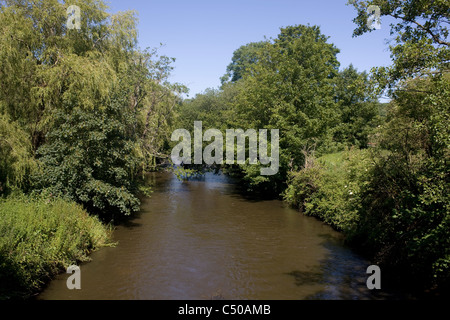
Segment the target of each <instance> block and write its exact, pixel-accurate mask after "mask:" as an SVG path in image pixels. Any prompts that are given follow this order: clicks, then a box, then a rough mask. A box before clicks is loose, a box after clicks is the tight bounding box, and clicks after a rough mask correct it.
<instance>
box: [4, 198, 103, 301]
mask: <svg viewBox="0 0 450 320" xmlns="http://www.w3.org/2000/svg"><path fill="white" fill-rule="evenodd" d="M109 241H110V231H109V229H108V228H107V227H106V226H104V225H103V224H102V223H101V222H100V221H99V220H98V219H97V218H94V217H91V216H89V215H88V214H87V213H86V212H85V211H84V210H83V209H82V207H80V206H79V205H77V204H75V203H72V202H67V201H64V200H61V199H51V198H47V199H32V198H29V197H25V196H18V197H10V198H8V199H6V200H0V300H4V299H17V298H27V297H29V296H30V295H32V294H34V293H36V292H38V291H39V290H40V289H42V287H43V286H44V285H45V283H47V282H48V281H49V280H51V279H52V278H53V277H54V276H55V275H56V274H58V273H60V272H62V271H64V270H65V269H66V268H67V267H68V266H69V265H72V264H76V263H79V262H84V261H88V260H89V254H90V253H91V252H92V251H94V250H96V249H98V248H99V247H102V246H105V245H107V244H108V243H109Z"/></svg>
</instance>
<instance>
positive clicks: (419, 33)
mask: <svg viewBox="0 0 450 320" xmlns="http://www.w3.org/2000/svg"><path fill="white" fill-rule="evenodd" d="M350 3H352V4H353V5H354V7H355V8H356V9H357V12H358V15H357V17H356V18H355V20H354V22H355V23H356V24H357V26H358V27H357V28H356V29H355V31H354V36H359V35H362V34H364V33H366V32H371V31H373V30H371V29H370V28H369V26H367V19H368V17H369V13H368V7H369V6H370V5H373V6H378V7H379V8H380V14H381V17H383V16H387V17H391V18H394V19H395V21H396V23H392V24H391V34H392V35H394V34H396V35H397V36H396V38H395V42H396V45H391V46H390V49H391V52H392V59H393V62H394V63H393V65H392V66H391V67H389V68H385V67H380V68H377V69H376V78H377V80H378V81H379V84H380V88H379V89H380V90H383V89H384V88H385V87H388V88H389V89H391V93H393V91H394V90H393V89H394V88H396V87H397V85H398V83H399V82H401V81H405V80H407V79H408V78H410V77H420V76H426V75H429V74H436V73H441V72H443V71H445V70H448V69H449V66H450V50H449V48H450V42H448V40H447V38H448V35H449V30H448V25H449V23H450V3H449V2H448V1H447V0H436V1H428V0H408V1H398V0H371V1H360V0H355V1H351V2H350Z"/></svg>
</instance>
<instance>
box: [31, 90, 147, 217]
mask: <svg viewBox="0 0 450 320" xmlns="http://www.w3.org/2000/svg"><path fill="white" fill-rule="evenodd" d="M124 105H125V103H124V102H123V101H120V99H113V101H112V102H109V103H108V105H107V106H106V107H102V108H97V109H96V110H82V109H81V108H78V107H76V108H74V109H73V110H67V111H64V112H63V111H61V112H58V113H57V115H56V129H55V130H53V131H52V132H50V133H49V134H48V135H47V143H46V144H44V145H43V146H42V147H41V148H40V149H39V150H38V155H39V161H40V163H41V164H42V172H41V173H40V174H39V175H37V176H36V179H35V180H36V182H37V183H36V184H37V188H40V189H42V190H45V189H47V190H50V191H51V192H52V193H53V194H57V195H61V196H64V197H67V198H69V199H71V200H73V201H75V202H77V203H80V204H83V205H84V207H85V208H87V209H88V211H89V212H90V213H96V214H99V215H102V218H107V219H109V218H111V217H112V218H114V217H115V214H118V215H130V214H131V213H133V212H136V211H138V210H139V207H140V201H139V199H138V198H137V196H136V194H138V179H137V166H138V160H137V157H136V156H135V155H134V147H135V145H134V141H133V137H132V136H131V134H129V133H128V131H127V130H128V129H129V128H130V126H131V123H132V122H133V119H134V118H133V115H132V114H131V111H129V110H128V111H127V108H125V107H123V106H124ZM68 109H70V108H68ZM104 215H107V217H104ZM107 219H105V220H107Z"/></svg>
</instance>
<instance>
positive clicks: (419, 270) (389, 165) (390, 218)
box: [354, 76, 450, 287]
mask: <svg viewBox="0 0 450 320" xmlns="http://www.w3.org/2000/svg"><path fill="white" fill-rule="evenodd" d="M414 88H426V89H427V91H428V93H420V92H414V90H412V89H414ZM407 89H408V90H405V91H404V92H402V93H399V96H398V98H397V99H396V100H395V103H394V106H393V109H392V111H391V115H390V121H389V122H388V123H387V124H386V125H385V126H384V128H382V130H381V131H380V134H379V135H378V143H379V145H380V149H379V150H378V153H377V155H376V156H375V158H374V159H375V162H376V165H375V168H374V171H373V173H372V175H371V176H370V180H369V184H368V186H367V188H366V190H364V203H363V205H364V209H365V210H363V211H361V223H360V225H359V226H358V228H357V230H356V234H355V238H354V239H355V241H356V242H359V243H360V244H361V245H363V246H364V247H365V248H368V249H370V250H371V251H372V252H375V253H376V255H377V259H378V261H379V263H380V265H389V266H390V268H392V269H395V270H397V271H399V272H400V270H403V271H402V272H404V273H405V272H406V273H407V274H408V275H410V276H415V277H417V278H418V279H421V281H422V285H424V286H425V285H430V284H432V285H434V286H438V285H440V286H442V287H443V286H448V285H449V284H450V283H449V269H448V266H449V257H450V251H449V250H450V225H449V221H450V210H449V203H450V199H449V194H448V190H449V188H450V185H449V183H450V178H449V177H450V176H449V173H450V170H449V165H448V159H449V147H450V143H449V139H450V138H449V137H450V129H449V126H448V119H449V117H450V90H449V89H450V81H449V78H448V77H447V78H445V77H442V76H438V77H436V78H434V79H427V80H415V81H412V82H411V83H410V85H409V87H408V88H407Z"/></svg>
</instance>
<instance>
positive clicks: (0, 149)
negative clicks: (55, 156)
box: [0, 114, 37, 195]
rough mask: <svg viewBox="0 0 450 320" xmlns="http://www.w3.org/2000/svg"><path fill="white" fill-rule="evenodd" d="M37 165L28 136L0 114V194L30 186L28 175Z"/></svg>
mask: <svg viewBox="0 0 450 320" xmlns="http://www.w3.org/2000/svg"><path fill="white" fill-rule="evenodd" d="M36 168H37V165H36V162H35V161H34V159H33V157H32V154H31V144H30V141H29V137H28V136H27V134H26V133H25V132H23V131H22V130H21V129H20V128H19V127H18V126H17V125H16V124H15V123H13V122H11V121H10V119H9V118H8V117H7V116H6V115H2V114H0V195H3V194H7V193H9V192H10V191H12V190H14V189H22V190H26V189H28V188H29V187H30V181H29V176H30V175H31V174H32V173H33V172H34V171H35V170H36Z"/></svg>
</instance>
